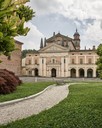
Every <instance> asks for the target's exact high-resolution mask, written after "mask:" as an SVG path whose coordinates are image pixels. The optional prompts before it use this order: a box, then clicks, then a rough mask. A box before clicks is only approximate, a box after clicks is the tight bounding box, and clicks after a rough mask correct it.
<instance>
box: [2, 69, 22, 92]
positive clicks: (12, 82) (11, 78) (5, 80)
mask: <svg viewBox="0 0 102 128" xmlns="http://www.w3.org/2000/svg"><path fill="white" fill-rule="evenodd" d="M21 83H22V82H21V80H19V78H18V77H17V76H16V75H15V74H14V73H13V72H11V71H8V70H6V69H0V94H8V93H11V92H14V91H15V90H16V87H17V86H18V85H20V84H21Z"/></svg>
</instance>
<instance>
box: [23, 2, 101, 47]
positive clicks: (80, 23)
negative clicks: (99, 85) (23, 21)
mask: <svg viewBox="0 0 102 128" xmlns="http://www.w3.org/2000/svg"><path fill="white" fill-rule="evenodd" d="M28 5H30V6H31V7H32V8H33V9H34V11H35V12H36V17H35V19H34V21H32V23H34V24H35V25H36V26H37V27H36V26H35V25H33V24H32V26H33V28H32V29H33V30H31V31H33V34H32V32H30V34H28V35H29V39H25V41H26V40H28V42H30V43H29V44H30V45H31V46H32V44H33V45H34V46H35V47H37V49H38V42H39V43H40V38H41V37H43V34H42V33H44V34H45V36H46V35H49V34H48V33H52V31H56V30H60V31H62V30H63V29H64V31H65V32H66V33H67V31H68V30H65V29H66V28H65V27H64V26H65V25H67V26H66V27H67V28H69V29H70V31H71V34H72V31H73V30H74V28H73V27H75V26H76V27H77V28H78V29H79V31H80V32H81V39H82V42H81V44H82V46H83V45H84V44H86V45H87V46H88V47H89V46H92V45H94V44H96V45H98V44H99V42H100V41H101V33H102V22H101V21H102V0H84V1H82V0H51V1H49V0H30V2H29V3H28ZM58 15H62V17H65V19H66V21H67V22H68V21H70V20H71V21H72V23H71V25H72V29H71V25H70V26H68V25H69V24H67V23H66V22H65V19H64V18H63V19H64V20H62V21H61V18H60V17H58ZM54 16H56V17H55V18H54ZM49 17H50V18H49ZM44 18H46V20H45V19H44ZM36 19H38V20H37V22H38V23H36ZM67 19H68V20H67ZM48 20H50V21H48ZM51 20H52V22H51ZM44 22H45V23H44ZM46 22H48V23H46ZM49 24H50V25H49ZM56 24H57V25H56ZM28 25H29V24H28ZM53 26H55V27H53ZM28 27H29V26H28ZM38 28H39V30H38ZM52 29H54V30H52ZM75 29H76V28H75ZM40 31H41V32H40ZM36 33H37V34H38V35H37V36H35V34H36ZM73 33H74V32H73ZM68 35H70V33H68ZM24 38H25V37H24ZM32 38H33V40H31V39H32ZM32 42H33V43H32ZM34 42H37V43H34ZM25 47H26V48H28V47H30V46H29V45H28V43H26V45H25Z"/></svg>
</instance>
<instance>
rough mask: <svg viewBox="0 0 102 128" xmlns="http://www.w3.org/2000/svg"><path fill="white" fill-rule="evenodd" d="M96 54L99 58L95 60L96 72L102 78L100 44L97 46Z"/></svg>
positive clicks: (101, 48) (101, 45)
mask: <svg viewBox="0 0 102 128" xmlns="http://www.w3.org/2000/svg"><path fill="white" fill-rule="evenodd" d="M97 54H98V55H99V59H98V60H97V62H96V64H97V72H98V75H99V77H100V78H101V79H102V44H100V45H99V46H98V48H97Z"/></svg>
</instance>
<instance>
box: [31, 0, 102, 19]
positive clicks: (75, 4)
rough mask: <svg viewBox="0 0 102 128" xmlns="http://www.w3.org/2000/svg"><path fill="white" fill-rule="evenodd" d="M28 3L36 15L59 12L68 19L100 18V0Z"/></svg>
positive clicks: (101, 12) (101, 10) (36, 1)
mask: <svg viewBox="0 0 102 128" xmlns="http://www.w3.org/2000/svg"><path fill="white" fill-rule="evenodd" d="M29 5H30V6H31V7H32V8H33V9H35V11H36V15H46V14H49V13H59V14H62V15H63V16H65V17H67V18H69V19H76V18H77V19H79V20H84V19H89V18H91V19H101V16H102V1H101V0H84V1H82V0H63V1H62V0H51V1H49V0H44V1H41V0H35V1H34V0H31V1H30V3H29ZM99 12H100V13H99Z"/></svg>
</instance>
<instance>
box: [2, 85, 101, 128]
mask: <svg viewBox="0 0 102 128" xmlns="http://www.w3.org/2000/svg"><path fill="white" fill-rule="evenodd" d="M69 89H70V92H69V96H68V97H67V98H66V99H65V100H63V101H62V102H60V103H59V104H58V105H56V106H54V107H53V108H51V109H49V110H46V111H43V112H41V113H40V114H38V115H34V116H31V117H28V118H26V119H22V120H19V121H16V122H12V123H10V124H8V125H6V126H1V127H0V128H102V83H89V84H78V85H72V86H70V87H69Z"/></svg>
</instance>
